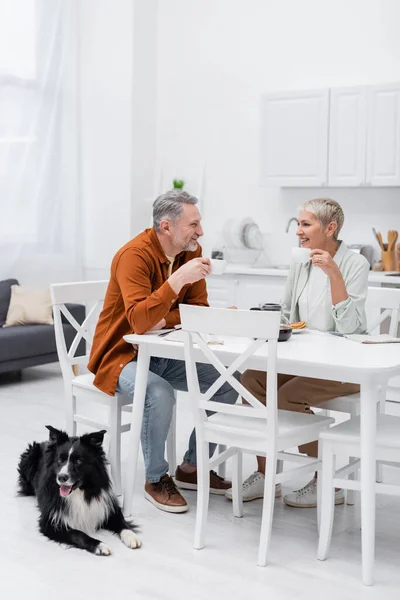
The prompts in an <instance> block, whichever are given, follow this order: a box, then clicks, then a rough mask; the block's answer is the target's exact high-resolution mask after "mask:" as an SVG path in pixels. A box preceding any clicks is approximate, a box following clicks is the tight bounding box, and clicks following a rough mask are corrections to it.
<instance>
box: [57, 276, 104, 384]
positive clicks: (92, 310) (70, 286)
mask: <svg viewBox="0 0 400 600" xmlns="http://www.w3.org/2000/svg"><path fill="white" fill-rule="evenodd" d="M107 286H108V281H79V282H76V283H54V284H52V285H51V286H50V294H51V301H52V305H53V314H54V330H55V335H56V346H57V354H58V359H59V361H60V365H61V371H62V374H63V378H64V381H65V382H68V381H69V380H71V379H72V378H73V371H72V366H73V365H76V364H83V365H86V364H87V362H88V360H89V354H90V348H91V346H92V340H93V335H94V330H95V326H96V323H97V320H98V318H99V314H100V311H101V309H102V307H103V301H104V297H105V295H106V291H107ZM68 303H82V304H85V305H86V317H85V320H84V321H83V323H82V324H81V325H80V324H79V323H78V322H77V321H76V319H75V318H74V317H73V316H72V315H71V313H70V311H69V310H68V308H67V307H66V304H68ZM62 316H64V317H65V319H67V321H68V322H69V323H70V324H71V325H72V327H73V328H74V329H75V332H76V333H75V337H74V339H73V341H72V343H71V345H70V347H69V349H68V348H67V344H66V340H65V335H64V328H63V324H62ZM81 340H85V342H86V344H85V345H86V353H85V354H84V355H81V356H77V355H76V353H77V350H78V347H79V343H80V341H81Z"/></svg>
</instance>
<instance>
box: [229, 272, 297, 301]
mask: <svg viewBox="0 0 400 600" xmlns="http://www.w3.org/2000/svg"><path fill="white" fill-rule="evenodd" d="M276 279H277V278H275V279H273V278H270V277H265V276H263V275H256V276H247V275H241V276H240V279H239V283H238V286H237V290H236V306H237V307H238V308H243V309H249V308H252V307H253V306H254V307H256V306H258V305H259V304H265V303H266V302H280V301H281V300H282V299H283V295H284V291H285V278H284V277H282V278H279V279H278V281H276Z"/></svg>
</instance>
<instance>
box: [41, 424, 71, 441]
mask: <svg viewBox="0 0 400 600" xmlns="http://www.w3.org/2000/svg"><path fill="white" fill-rule="evenodd" d="M46 429H48V430H49V432H50V433H49V442H51V443H52V444H58V445H59V444H63V443H64V442H66V441H67V440H69V437H68V434H67V433H65V431H60V430H59V429H56V428H55V427H52V426H51V425H46Z"/></svg>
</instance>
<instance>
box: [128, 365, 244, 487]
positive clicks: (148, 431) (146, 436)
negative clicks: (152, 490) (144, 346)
mask: <svg viewBox="0 0 400 600" xmlns="http://www.w3.org/2000/svg"><path fill="white" fill-rule="evenodd" d="M136 367H137V363H136V361H135V360H132V361H131V362H130V363H128V364H127V365H125V367H124V368H123V369H122V371H121V374H120V376H119V379H118V384H117V391H119V392H123V393H125V394H129V395H130V396H132V397H133V391H134V389H135V380H136ZM197 373H198V379H199V385H200V391H201V392H202V393H204V392H206V391H207V390H208V388H209V387H210V386H211V385H212V384H213V383H214V381H216V380H217V379H218V377H219V373H218V371H217V370H216V369H215V368H214V367H213V366H212V365H209V364H203V363H199V364H197ZM174 390H180V391H184V392H186V391H187V382H186V368H185V362H184V361H181V360H173V359H170V358H156V357H152V358H151V359H150V370H149V377H148V381H147V389H146V398H145V403H144V412H143V423H142V434H141V441H142V450H143V456H144V465H145V471H146V481H149V482H151V483H156V482H158V481H160V479H161V477H163V475H165V473H167V471H168V463H167V461H166V460H165V442H166V440H167V436H168V431H169V426H170V423H171V418H172V409H173V406H174V403H175V395H174ZM237 397H238V393H237V392H236V391H235V390H234V389H233V388H232V387H231V386H230V385H229V384H228V383H226V382H225V383H224V384H223V385H222V386H221V387H220V389H219V390H218V391H217V392H216V394H215V395H214V396H213V400H215V401H216V402H224V403H225V404H235V402H236V400H237ZM215 446H216V444H210V456H212V454H213V452H214V450H215ZM184 460H185V461H186V462H188V463H189V464H191V465H196V434H195V431H194V430H193V431H192V433H191V436H190V439H189V447H188V450H187V451H186V454H185V456H184Z"/></svg>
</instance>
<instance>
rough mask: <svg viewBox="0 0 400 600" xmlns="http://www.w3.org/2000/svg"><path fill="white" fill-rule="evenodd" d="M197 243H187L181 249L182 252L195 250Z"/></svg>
mask: <svg viewBox="0 0 400 600" xmlns="http://www.w3.org/2000/svg"><path fill="white" fill-rule="evenodd" d="M198 245H199V243H198V242H193V243H192V244H187V245H186V246H185V247H184V249H183V251H184V252H195V250H197V246H198Z"/></svg>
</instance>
